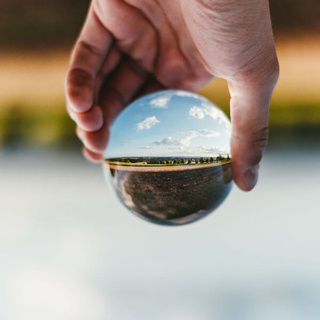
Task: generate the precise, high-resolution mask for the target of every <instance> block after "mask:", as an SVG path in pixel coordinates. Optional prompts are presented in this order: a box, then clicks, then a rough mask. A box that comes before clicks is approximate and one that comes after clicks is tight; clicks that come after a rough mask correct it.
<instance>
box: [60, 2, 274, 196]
mask: <svg viewBox="0 0 320 320" xmlns="http://www.w3.org/2000/svg"><path fill="white" fill-rule="evenodd" d="M214 77H220V78H224V79H226V80H227V82H228V87H229V91H230V95H231V102H230V106H231V120H232V125H233V134H232V161H233V162H232V165H233V176H234V180H235V182H236V183H237V185H238V186H239V187H240V188H241V189H242V190H246V191H248V190H251V189H252V188H253V187H254V185H255V184H256V181H257V175H258V163H259V162H260V160H261V157H262V153H263V149H264V147H265V145H266V142H267V136H268V129H267V128H268V110H269V104H270V100H271V95H272V92H273V88H274V86H275V84H276V82H277V79H278V62H277V58H276V53H275V48H274V43H273V37H272V29H271V22H270V16H269V8H268V1H267V0H242V1H238V0H229V1H224V2H222V1H219V0H188V1H186V0H180V1H178V0H161V1H157V0H149V1H142V0H93V1H92V3H91V7H90V9H89V12H88V16H87V19H86V22H85V24H84V27H83V29H82V31H81V34H80V36H79V38H78V40H77V42H76V45H75V47H74V50H73V53H72V57H71V62H70V66H69V70H68V74H67V79H66V96H67V108H68V112H69V114H70V116H71V118H72V119H73V120H75V121H76V123H77V125H78V127H77V134H78V136H79V138H80V139H81V140H82V142H83V144H84V149H83V150H84V154H85V156H86V157H87V158H89V159H91V160H93V161H101V160H102V159H103V152H104V150H105V148H106V146H107V142H108V138H109V126H110V124H111V123H112V121H113V120H114V119H115V117H116V116H117V115H118V114H119V112H121V110H122V109H123V108H124V107H125V106H126V105H127V104H128V103H129V102H130V101H132V100H133V99H134V98H135V97H137V96H138V95H141V94H146V93H148V92H152V91H156V90H160V89H165V88H179V89H186V90H191V91H197V90H199V89H200V88H201V87H203V86H204V85H205V84H206V83H208V82H209V81H210V80H212V79H213V78H214Z"/></svg>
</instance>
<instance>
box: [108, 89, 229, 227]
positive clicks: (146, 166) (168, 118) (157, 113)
mask: <svg viewBox="0 0 320 320" xmlns="http://www.w3.org/2000/svg"><path fill="white" fill-rule="evenodd" d="M230 139H231V123H230V121H229V119H228V118H227V116H226V115H225V114H224V113H223V112H222V111H221V110H220V109H219V108H217V107H216V106H215V105H214V104H213V103H212V102H210V101H209V100H208V99H206V98H204V97H202V96H200V95H198V94H195V93H192V92H188V91H182V90H165V91H159V92H156V93H151V94H148V95H146V96H144V97H142V98H139V99H137V100H136V101H134V102H132V103H131V104H130V105H129V106H128V107H127V108H126V109H125V110H124V111H123V112H122V113H121V114H120V115H119V117H118V118H117V119H116V120H115V122H114V123H113V125H112V127H111V132H110V141H109V145H108V147H107V150H106V152H105V155H104V156H105V161H104V172H105V175H106V177H107V180H108V181H109V184H111V185H112V188H113V189H114V190H115V192H116V194H117V196H118V198H119V199H120V202H121V203H123V204H124V206H125V207H127V208H128V209H129V210H130V211H131V212H133V213H134V214H136V215H137V216H139V217H141V218H143V219H146V220H148V221H150V222H154V223H158V224H162V225H182V224H186V223H190V222H193V221H196V220H199V219H200V218H203V217H205V216H206V215H208V214H209V213H210V212H212V211H213V210H215V209H216V208H217V207H218V206H219V205H220V204H221V203H222V202H223V201H224V199H225V198H226V197H227V195H228V194H229V192H230V190H231V187H232V184H233V182H232V168H231V151H230Z"/></svg>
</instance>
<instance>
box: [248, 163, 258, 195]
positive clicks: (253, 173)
mask: <svg viewBox="0 0 320 320" xmlns="http://www.w3.org/2000/svg"><path fill="white" fill-rule="evenodd" d="M258 170H259V165H256V166H254V167H252V168H249V169H248V170H247V171H246V172H245V173H244V180H245V183H246V185H247V187H248V189H249V190H251V189H253V188H254V186H255V185H256V184H257V181H258Z"/></svg>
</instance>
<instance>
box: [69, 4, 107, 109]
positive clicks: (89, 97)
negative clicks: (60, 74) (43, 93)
mask: <svg viewBox="0 0 320 320" xmlns="http://www.w3.org/2000/svg"><path fill="white" fill-rule="evenodd" d="M112 41H113V39H112V36H111V34H110V33H109V32H108V30H107V29H106V28H105V27H104V26H103V25H102V23H101V21H100V20H99V18H98V16H97V14H96V13H95V11H94V9H93V6H92V4H91V6H90V9H89V12H88V15H87V18H86V21H85V23H84V25H83V28H82V30H81V33H80V35H79V38H78V40H77V42H76V44H75V46H74V49H73V51H72V55H71V60H70V65H69V68H68V72H67V77H66V99H67V101H68V104H69V105H70V107H71V108H72V109H73V110H74V111H75V112H86V111H88V110H89V109H90V108H91V107H92V105H93V103H94V101H93V100H94V86H95V80H96V77H97V74H98V72H99V70H100V69H101V67H102V64H103V62H104V60H105V58H106V56H107V54H108V52H109V50H110V47H111V45H112Z"/></svg>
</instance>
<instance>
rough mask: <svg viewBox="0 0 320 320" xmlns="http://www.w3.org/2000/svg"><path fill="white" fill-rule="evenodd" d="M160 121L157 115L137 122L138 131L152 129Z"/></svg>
mask: <svg viewBox="0 0 320 320" xmlns="http://www.w3.org/2000/svg"><path fill="white" fill-rule="evenodd" d="M159 122H160V121H159V120H158V119H157V118H156V117H155V116H153V117H148V118H146V119H144V120H143V121H141V122H139V123H137V131H140V130H147V129H150V128H151V127H153V126H154V125H156V124H157V123H159Z"/></svg>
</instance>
